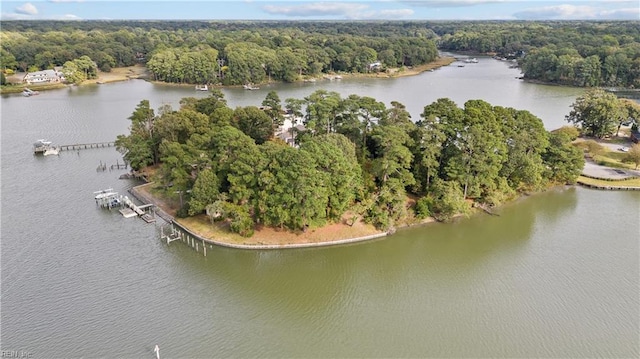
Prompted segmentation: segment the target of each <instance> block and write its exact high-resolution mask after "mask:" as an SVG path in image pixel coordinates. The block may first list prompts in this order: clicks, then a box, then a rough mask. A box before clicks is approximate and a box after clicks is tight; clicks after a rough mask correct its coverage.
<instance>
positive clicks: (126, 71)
mask: <svg viewBox="0 0 640 359" xmlns="http://www.w3.org/2000/svg"><path fill="white" fill-rule="evenodd" d="M454 61H456V59H455V58H454V57H438V58H437V59H436V60H435V61H433V62H430V63H427V64H423V65H418V66H413V67H409V68H406V67H403V68H396V69H390V70H388V71H389V72H376V73H365V74H361V73H340V74H339V75H340V76H342V77H343V78H378V79H384V78H397V77H406V76H414V75H419V74H421V73H423V72H426V71H431V70H435V69H437V68H440V67H444V66H448V65H450V64H451V63H453V62H454ZM24 75H25V74H24V73H16V74H14V75H11V76H8V77H7V79H8V80H11V82H12V83H13V85H11V86H4V87H2V88H1V89H0V94H12V93H20V92H22V90H23V89H24V88H25V87H29V88H31V89H32V90H34V91H46V90H53V89H60V88H64V87H68V86H76V85H73V84H63V83H55V84H52V83H46V84H26V83H22V82H21V78H22V77H24ZM327 75H328V74H321V75H319V76H320V79H322V78H323V76H327ZM336 75H337V74H336ZM132 79H143V80H146V81H149V82H151V83H158V84H163V85H174V86H185V87H186V86H195V84H179V83H170V82H163V81H154V80H152V79H150V78H149V73H148V71H147V67H146V66H144V65H134V66H128V67H117V68H114V69H112V71H111V72H98V77H97V78H95V79H90V80H85V81H83V82H82V83H81V84H80V85H77V86H84V85H101V84H108V83H113V82H122V81H128V80H132ZM298 82H305V79H300V80H296V81H294V82H293V83H298ZM271 83H280V82H278V81H272V82H268V83H262V84H256V85H268V84H271ZM211 87H212V88H238V87H242V85H220V84H214V85H211Z"/></svg>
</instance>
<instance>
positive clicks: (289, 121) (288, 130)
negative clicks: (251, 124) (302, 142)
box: [275, 113, 306, 147]
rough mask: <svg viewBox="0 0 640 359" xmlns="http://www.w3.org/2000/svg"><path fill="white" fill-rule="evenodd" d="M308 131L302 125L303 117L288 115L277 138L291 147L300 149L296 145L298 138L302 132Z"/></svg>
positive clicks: (277, 133)
mask: <svg viewBox="0 0 640 359" xmlns="http://www.w3.org/2000/svg"><path fill="white" fill-rule="evenodd" d="M304 131H306V128H305V126H304V124H302V117H295V116H294V115H293V114H290V113H288V114H286V115H285V116H284V122H283V124H282V126H280V127H279V128H278V129H277V130H276V133H275V136H276V137H277V138H279V139H281V140H283V141H284V142H286V143H287V144H288V145H289V146H291V147H298V146H297V145H296V136H297V134H298V133H300V132H304Z"/></svg>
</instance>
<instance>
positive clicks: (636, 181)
mask: <svg viewBox="0 0 640 359" xmlns="http://www.w3.org/2000/svg"><path fill="white" fill-rule="evenodd" d="M578 181H580V182H581V183H585V184H589V185H593V186H610V187H640V177H636V178H632V179H628V180H624V181H605V180H599V179H595V178H589V177H585V176H580V177H578Z"/></svg>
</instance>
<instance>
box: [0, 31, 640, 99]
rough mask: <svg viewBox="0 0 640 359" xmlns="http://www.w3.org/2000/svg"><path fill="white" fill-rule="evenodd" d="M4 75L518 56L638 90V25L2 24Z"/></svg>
mask: <svg viewBox="0 0 640 359" xmlns="http://www.w3.org/2000/svg"><path fill="white" fill-rule="evenodd" d="M0 36H1V37H0V40H1V41H0V46H1V49H0V62H1V63H2V68H3V69H4V70H7V69H8V70H17V71H34V70H38V69H47V68H52V67H53V66H62V65H65V64H66V63H67V62H69V61H73V60H76V59H79V58H81V57H83V56H88V57H89V58H90V59H92V60H93V61H94V62H95V63H96V65H97V67H98V68H99V69H100V70H102V71H109V70H110V69H111V68H113V67H123V66H130V65H133V64H136V63H144V64H146V65H147V66H148V68H149V70H150V71H151V72H152V74H153V76H154V78H155V79H156V80H161V81H167V82H178V83H220V82H221V83H223V84H236V85H237V84H245V83H249V82H251V83H260V82H264V81H267V80H269V79H271V80H278V81H294V80H296V79H299V78H300V76H316V75H319V74H322V73H329V72H333V71H344V72H367V71H370V70H371V69H370V67H369V64H371V63H374V62H380V63H381V65H382V66H381V67H379V68H376V70H377V71H380V70H381V71H384V69H385V68H396V67H402V66H414V65H419V64H424V63H427V62H430V61H433V60H434V59H435V58H436V56H437V50H436V47H437V48H439V49H441V50H446V51H454V52H455V51H465V52H476V53H491V54H494V53H495V54H496V55H497V56H499V57H505V58H510V59H517V61H518V63H519V65H520V66H521V68H522V70H523V72H524V77H525V78H528V79H534V80H539V81H544V82H552V83H559V84H568V85H577V86H588V87H593V86H616V87H627V88H638V87H640V27H639V26H638V24H637V22H630V21H627V22H624V21H617V22H616V21H610V22H599V21H543V22H540V21H539V22H534V21H475V22H471V21H430V22H426V21H410V22H400V21H369V22H358V21H295V22H293V21H278V22H273V21H271V22H269V21H3V23H2V30H1V32H0Z"/></svg>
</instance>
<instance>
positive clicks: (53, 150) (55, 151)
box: [44, 147, 60, 156]
mask: <svg viewBox="0 0 640 359" xmlns="http://www.w3.org/2000/svg"><path fill="white" fill-rule="evenodd" d="M58 154H60V148H58V147H49V148H47V149H46V150H45V151H44V155H45V156H54V155H58Z"/></svg>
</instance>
